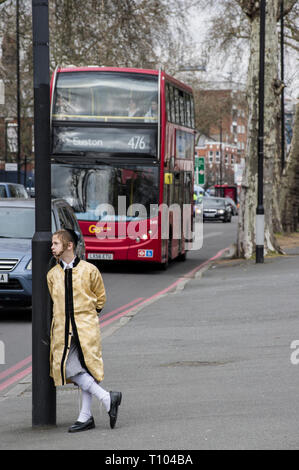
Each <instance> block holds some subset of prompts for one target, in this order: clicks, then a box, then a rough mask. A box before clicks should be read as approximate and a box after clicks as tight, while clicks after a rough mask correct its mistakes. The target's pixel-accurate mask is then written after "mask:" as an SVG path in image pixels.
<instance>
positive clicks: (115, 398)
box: [108, 392, 122, 429]
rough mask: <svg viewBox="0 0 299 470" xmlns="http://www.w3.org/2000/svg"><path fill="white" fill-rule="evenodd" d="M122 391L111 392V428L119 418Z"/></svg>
mask: <svg viewBox="0 0 299 470" xmlns="http://www.w3.org/2000/svg"><path fill="white" fill-rule="evenodd" d="M121 397H122V395H121V392H110V400H111V404H110V411H109V412H108V414H109V416H110V427H111V429H113V428H114V426H115V423H116V420H117V411H118V407H119V405H120V403H121Z"/></svg>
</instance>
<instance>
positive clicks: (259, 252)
mask: <svg viewBox="0 0 299 470" xmlns="http://www.w3.org/2000/svg"><path fill="white" fill-rule="evenodd" d="M265 24H266V0H261V1H260V65H259V67H260V69H259V127H258V194H257V200H258V203H257V208H256V263H263V262H264V231H265V230H264V226H265V215H264V214H265V213H264V202H263V197H264V191H263V184H264V70H265Z"/></svg>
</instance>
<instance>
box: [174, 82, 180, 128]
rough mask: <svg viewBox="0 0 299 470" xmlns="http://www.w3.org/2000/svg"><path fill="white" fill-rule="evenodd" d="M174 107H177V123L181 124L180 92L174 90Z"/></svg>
mask: <svg viewBox="0 0 299 470" xmlns="http://www.w3.org/2000/svg"><path fill="white" fill-rule="evenodd" d="M174 105H175V123H176V124H180V104H179V90H178V89H177V88H175V89H174Z"/></svg>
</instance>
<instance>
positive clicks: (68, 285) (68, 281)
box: [60, 269, 73, 385]
mask: <svg viewBox="0 0 299 470" xmlns="http://www.w3.org/2000/svg"><path fill="white" fill-rule="evenodd" d="M72 284H73V283H72V270H71V269H66V270H65V271H64V292H65V328H64V350H63V354H62V359H61V364H60V373H61V380H62V385H64V384H65V375H64V363H65V359H66V355H67V350H68V342H69V330H70V307H71V306H70V300H71V303H73V302H72V298H71V299H70V291H71V294H72V297H73V289H72Z"/></svg>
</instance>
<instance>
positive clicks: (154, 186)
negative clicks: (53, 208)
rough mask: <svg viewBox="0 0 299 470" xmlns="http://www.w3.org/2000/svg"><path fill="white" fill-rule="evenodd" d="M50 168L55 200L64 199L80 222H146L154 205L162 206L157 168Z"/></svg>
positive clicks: (57, 166)
mask: <svg viewBox="0 0 299 470" xmlns="http://www.w3.org/2000/svg"><path fill="white" fill-rule="evenodd" d="M51 168H52V196H53V197H55V198H61V197H63V198H64V199H65V200H66V201H67V202H68V203H69V204H70V205H71V206H72V207H73V209H74V212H75V214H76V216H77V218H78V220H86V221H88V220H89V221H100V220H102V221H103V220H105V221H130V220H141V219H146V218H148V217H149V214H150V211H151V205H157V204H158V202H159V168H158V166H153V165H149V166H147V165H140V166H136V165H121V164H115V165H97V166H96V165H95V166H93V167H88V166H81V165H65V164H53V165H52V167H51ZM136 204H137V205H138V207H137V206H136Z"/></svg>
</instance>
